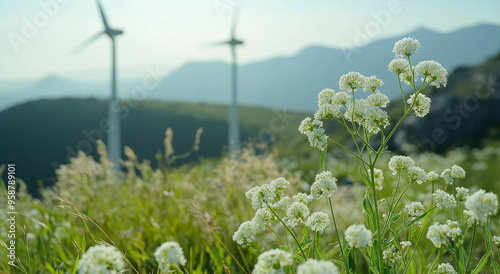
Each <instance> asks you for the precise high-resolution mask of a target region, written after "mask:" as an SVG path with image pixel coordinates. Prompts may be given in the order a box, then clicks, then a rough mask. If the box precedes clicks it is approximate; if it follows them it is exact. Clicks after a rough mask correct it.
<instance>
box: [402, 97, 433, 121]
mask: <svg viewBox="0 0 500 274" xmlns="http://www.w3.org/2000/svg"><path fill="white" fill-rule="evenodd" d="M407 103H408V105H410V106H412V107H413V110H414V111H415V115H417V116H418V117H424V116H425V115H427V114H428V113H429V111H430V109H431V98H429V97H427V96H425V95H423V94H422V93H419V94H418V95H417V99H416V100H415V94H412V95H410V98H409V99H408V100H407Z"/></svg>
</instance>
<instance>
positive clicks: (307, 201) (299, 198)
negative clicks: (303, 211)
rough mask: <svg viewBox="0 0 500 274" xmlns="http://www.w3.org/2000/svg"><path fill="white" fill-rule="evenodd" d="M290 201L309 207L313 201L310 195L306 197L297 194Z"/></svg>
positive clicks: (302, 194) (303, 194) (305, 195)
mask: <svg viewBox="0 0 500 274" xmlns="http://www.w3.org/2000/svg"><path fill="white" fill-rule="evenodd" d="M292 199H293V201H294V202H299V203H303V204H305V205H309V204H310V203H311V202H312V201H313V200H314V198H313V197H312V196H311V195H307V194H305V193H297V194H296V195H294V196H293V197H292Z"/></svg>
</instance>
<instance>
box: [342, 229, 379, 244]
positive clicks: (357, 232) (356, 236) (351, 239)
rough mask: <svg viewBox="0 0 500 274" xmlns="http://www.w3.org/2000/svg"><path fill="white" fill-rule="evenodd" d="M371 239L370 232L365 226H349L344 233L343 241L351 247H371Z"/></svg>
mask: <svg viewBox="0 0 500 274" xmlns="http://www.w3.org/2000/svg"><path fill="white" fill-rule="evenodd" d="M372 237H373V234H372V232H371V231H370V230H368V229H366V227H365V225H351V226H350V227H348V228H347V229H346V231H345V239H346V241H347V243H348V244H349V246H351V247H357V248H363V247H367V246H372Z"/></svg>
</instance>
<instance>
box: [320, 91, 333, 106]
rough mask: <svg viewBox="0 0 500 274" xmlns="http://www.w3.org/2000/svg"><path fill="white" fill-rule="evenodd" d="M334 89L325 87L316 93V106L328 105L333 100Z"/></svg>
mask: <svg viewBox="0 0 500 274" xmlns="http://www.w3.org/2000/svg"><path fill="white" fill-rule="evenodd" d="M334 94H335V91H334V90H333V89H329V88H325V89H324V90H322V91H320V93H318V107H321V106H322V105H329V104H332V102H333V95H334Z"/></svg>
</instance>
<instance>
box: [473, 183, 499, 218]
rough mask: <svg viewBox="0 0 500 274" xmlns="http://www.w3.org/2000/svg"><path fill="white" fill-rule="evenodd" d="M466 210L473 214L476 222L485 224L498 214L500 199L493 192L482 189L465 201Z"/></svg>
mask: <svg viewBox="0 0 500 274" xmlns="http://www.w3.org/2000/svg"><path fill="white" fill-rule="evenodd" d="M465 208H466V209H467V210H469V211H470V212H472V216H473V217H474V220H476V221H478V222H479V223H481V224H484V223H485V222H486V221H487V220H488V217H489V216H493V215H496V214H497V211H498V197H497V195H496V194H494V193H492V192H486V191H484V190H483V189H480V190H478V191H476V192H475V193H474V194H472V195H470V196H469V197H467V198H466V199H465Z"/></svg>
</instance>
